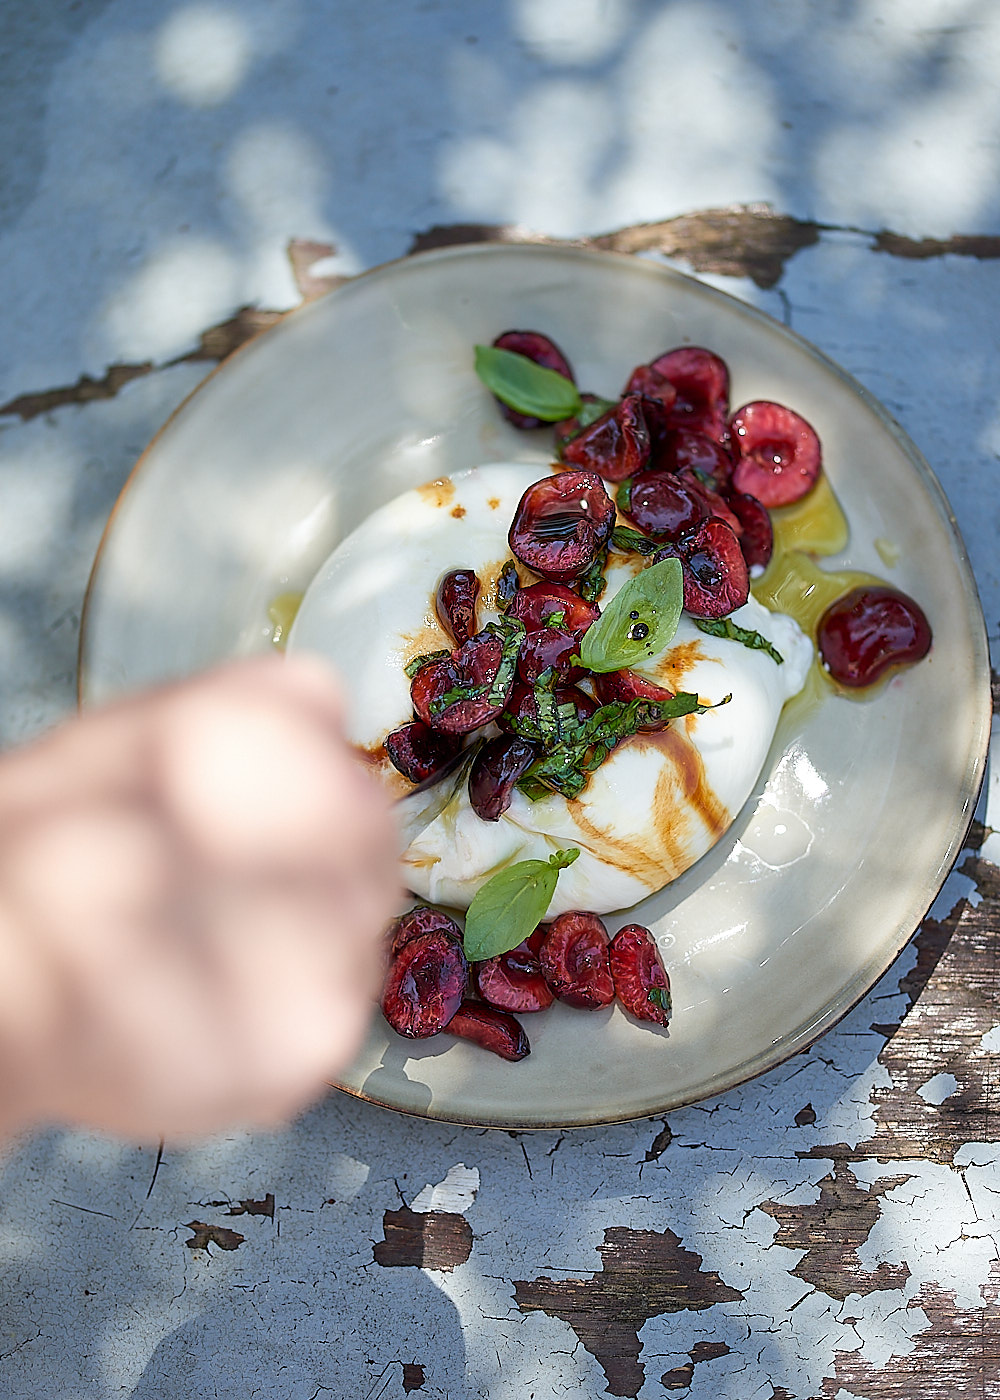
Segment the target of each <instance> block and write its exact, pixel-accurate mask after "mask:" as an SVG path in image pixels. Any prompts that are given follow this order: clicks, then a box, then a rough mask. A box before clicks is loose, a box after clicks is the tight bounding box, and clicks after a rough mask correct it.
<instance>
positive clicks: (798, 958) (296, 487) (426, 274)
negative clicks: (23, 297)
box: [81, 245, 990, 1127]
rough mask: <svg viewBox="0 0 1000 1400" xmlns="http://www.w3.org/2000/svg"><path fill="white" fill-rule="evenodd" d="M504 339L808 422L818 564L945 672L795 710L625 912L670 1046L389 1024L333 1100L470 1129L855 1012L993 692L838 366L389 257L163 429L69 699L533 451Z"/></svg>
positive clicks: (931, 866) (706, 319) (883, 449)
mask: <svg viewBox="0 0 1000 1400" xmlns="http://www.w3.org/2000/svg"><path fill="white" fill-rule="evenodd" d="M511 326H516V327H533V328H537V329H540V330H543V331H545V332H546V333H548V334H549V335H551V336H553V337H554V338H555V340H556V341H558V342H559V343H560V344H561V345H562V346H563V348H564V349H565V351H566V352H567V354H568V355H569V357H570V359H571V360H572V362H573V364H574V367H575V369H576V372H577V376H578V379H579V381H580V383H581V384H582V385H583V386H584V387H585V388H587V389H591V390H593V391H596V392H597V393H600V394H606V395H609V396H614V395H615V394H617V393H618V392H620V389H621V385H622V384H623V383H624V381H625V379H626V377H627V375H628V373H629V371H630V370H631V368H632V367H633V366H634V365H636V364H639V363H641V362H643V361H648V360H650V359H652V358H653V357H654V356H655V355H657V354H659V353H661V352H662V351H664V350H665V349H668V348H670V347H671V346H674V345H678V344H681V343H683V342H690V343H694V344H702V345H707V346H709V347H710V348H711V349H713V350H715V351H716V352H717V353H719V354H720V355H722V356H723V357H724V358H725V359H726V360H727V361H728V363H729V366H730V369H731V372H732V380H733V386H732V395H733V403H734V404H737V403H742V402H745V401H746V400H749V399H755V398H771V399H777V400H779V401H781V402H784V403H787V404H789V405H790V406H791V407H793V408H795V409H797V410H798V411H799V412H800V413H802V414H804V415H805V417H806V418H808V419H809V420H810V421H811V422H812V423H813V425H814V426H815V428H816V429H817V431H818V433H819V435H820V438H821V439H822V441H823V444H824V455H825V462H826V467H827V471H828V473H829V477H830V480H831V483H832V485H833V487H834V490H835V491H836V494H837V496H838V497H839V499H840V501H841V503H842V504H843V506H844V507H845V509H846V511H847V514H848V517H849V519H850V523H851V538H850V542H849V544H848V546H847V548H846V550H845V551H844V553H843V554H842V555H840V556H838V558H837V559H836V561H831V562H835V564H836V566H837V567H838V568H839V567H846V568H858V569H865V570H868V571H870V572H872V573H876V574H880V575H883V576H886V577H887V578H889V580H890V581H891V582H892V583H893V584H894V585H896V586H897V587H899V588H902V589H904V590H905V591H907V592H910V593H912V594H913V595H914V596H915V597H916V598H917V599H918V600H919V601H920V603H921V604H922V606H923V607H924V609H925V610H926V612H927V614H928V616H929V618H930V621H931V625H932V627H933V629H934V638H935V641H934V648H933V651H932V653H931V655H930V657H929V658H928V659H927V660H926V661H924V662H923V663H922V664H921V665H919V666H918V667H916V668H914V669H912V670H910V671H908V672H906V673H903V674H900V675H899V676H897V677H896V678H895V679H894V680H893V681H892V682H891V683H890V684H888V685H887V686H885V687H884V688H882V689H881V690H879V692H878V693H877V695H875V696H874V697H873V698H871V699H869V700H866V701H862V702H859V701H852V700H845V699H841V698H839V697H837V696H834V695H832V694H831V695H830V697H829V698H828V699H826V700H824V701H823V702H822V704H821V705H820V706H819V707H818V708H814V709H813V710H812V711H811V712H809V713H807V714H805V715H804V716H802V715H801V714H800V715H799V716H798V717H797V718H795V717H794V716H793V715H789V714H787V713H786V716H785V717H784V719H783V721H782V725H781V728H780V729H779V733H778V735H777V738H776V740H775V744H774V746H773V747H772V750H771V754H770V757H769V760H768V763H767V765H766V766H765V770H764V772H763V774H762V776H761V780H760V782H759V783H758V786H757V789H756V791H755V793H754V794H753V796H752V797H751V799H750V801H749V802H748V803H747V805H746V807H745V808H744V810H743V812H742V813H741V814H740V816H739V818H738V819H737V821H736V823H735V824H734V826H733V827H732V829H731V830H730V832H729V833H728V834H727V836H726V837H725V838H724V839H723V840H722V842H721V843H720V844H719V845H718V846H717V847H716V848H715V849H714V850H713V851H712V852H710V853H709V854H708V855H707V856H706V857H705V858H704V859H702V860H701V861H699V862H698V864H697V865H695V866H694V867H693V868H692V869H691V870H689V871H688V872H687V873H686V874H685V875H684V876H683V877H682V878H681V879H679V880H678V881H676V882H675V883H674V884H673V885H671V886H670V887H668V888H667V889H666V890H664V891H663V892H662V893H660V894H659V895H656V896H653V897H652V898H650V899H648V900H646V901H645V902H644V903H643V904H641V905H639V906H637V907H636V909H635V910H634V911H630V919H636V920H638V921H640V922H643V923H647V924H650V925H651V926H652V927H653V928H654V929H655V931H656V934H657V937H658V939H659V942H660V944H661V947H662V948H663V950H664V957H665V961H666V963H667V966H668V969H669V972H670V976H671V981H672V984H673V989H674V1014H673V1020H672V1024H671V1028H670V1031H669V1033H665V1032H661V1031H657V1030H649V1029H645V1028H642V1027H640V1026H638V1025H637V1024H635V1023H634V1022H632V1021H630V1020H629V1019H627V1018H626V1017H625V1016H624V1015H623V1014H622V1013H621V1012H619V1011H610V1010H609V1011H606V1012H597V1013H586V1012H581V1011H575V1010H573V1009H571V1008H568V1007H565V1006H556V1007H554V1008H553V1009H552V1010H551V1011H549V1012H545V1013H542V1014H541V1015H539V1016H536V1017H534V1018H531V1017H526V1018H525V1021H526V1024H527V1027H528V1032H529V1035H530V1038H531V1043H532V1053H531V1055H530V1056H529V1057H528V1058H527V1059H526V1060H524V1061H523V1062H521V1063H520V1064H518V1065H509V1064H506V1063H505V1062H503V1061H500V1060H497V1059H495V1058H494V1057H493V1056H491V1055H489V1054H488V1053H486V1052H484V1051H482V1050H478V1049H477V1048H476V1047H474V1046H470V1045H468V1044H464V1043H461V1042H457V1041H454V1040H452V1039H451V1038H450V1037H448V1036H440V1037H437V1038H435V1039H434V1040H431V1041H428V1042H423V1043H420V1042H411V1041H404V1040H402V1039H400V1038H398V1037H396V1036H395V1035H394V1034H393V1033H391V1032H389V1031H388V1030H387V1029H386V1027H385V1026H384V1024H382V1023H381V1021H379V1023H378V1024H376V1025H375V1026H374V1027H373V1029H372V1032H371V1035H370V1038H369V1040H368V1043H367V1045H366V1047H365V1049H364V1051H363V1053H362V1054H361V1055H360V1056H359V1058H358V1060H357V1062H356V1063H355V1064H354V1066H353V1067H352V1068H351V1070H350V1071H349V1073H348V1074H347V1075H345V1077H344V1080H343V1084H342V1086H341V1087H343V1088H345V1089H347V1090H349V1091H350V1092H352V1093H355V1094H358V1095H360V1096H362V1097H365V1098H369V1099H371V1100H373V1101H375V1102H377V1103H380V1104H385V1105H388V1106H391V1107H393V1108H396V1109H401V1110H403V1111H406V1112H410V1113H416V1114H422V1115H426V1116H427V1117H432V1118H442V1119H446V1120H450V1121H456V1122H463V1123H473V1124H482V1125H490V1126H500V1127H518V1126H520V1127H544V1126H556V1125H560V1126H568V1125H573V1124H592V1123H606V1122H613V1121H617V1120H620V1119H625V1118H630V1117H638V1116H643V1115H648V1114H654V1113H660V1112H663V1111H664V1110H668V1109H671V1108H674V1107H677V1106H679V1105H681V1104H686V1103H690V1102H692V1101H694V1100H696V1099H700V1098H703V1097H705V1096H707V1095H710V1094H715V1093H718V1092H720V1091H722V1090H725V1089H727V1088H729V1087H731V1086H732V1085H734V1084H736V1083H739V1082H740V1081H742V1080H745V1079H748V1078H750V1077H752V1076H753V1075H756V1074H759V1073H761V1072H762V1071H764V1070H766V1069H768V1068H769V1067H771V1066H773V1065H775V1064H777V1063H779V1062H780V1061H782V1060H784V1059H785V1058H787V1057H788V1056H789V1055H791V1054H793V1053H794V1052H795V1051H797V1050H800V1049H802V1048H803V1047H804V1046H806V1045H808V1044H809V1043H810V1042H811V1041H812V1040H814V1039H815V1038H816V1037H817V1036H818V1035H819V1034H820V1033H821V1032H822V1031H824V1030H825V1029H826V1028H827V1027H829V1026H830V1025H832V1024H833V1023H834V1022H835V1021H837V1020H838V1018H840V1017H841V1016H843V1015H844V1013H845V1012H846V1011H847V1010H848V1009H849V1008H850V1007H851V1006H852V1005H853V1004H854V1003H855V1002H856V1001H857V1000H859V998H860V997H861V996H863V995H864V993H865V992H866V991H867V990H868V989H869V988H870V987H871V986H872V985H873V983H874V982H875V981H876V980H877V979H878V977H879V976H880V975H881V973H882V972H883V971H884V970H885V969H886V968H887V967H888V966H889V964H890V963H891V962H892V960H893V958H894V957H895V956H896V954H897V953H898V952H899V951H900V949H901V948H902V947H903V945H904V944H905V942H906V941H907V939H908V938H909V937H910V935H911V934H912V932H913V930H914V929H915V927H916V925H917V923H918V922H919V920H920V918H921V917H922V916H923V914H924V913H925V911H926V910H927V908H928V906H929V905H930V903H931V901H932V899H933V898H934V895H935V894H936V892H937V891H938V889H939V887H940V885H941V883H942V882H943V880H944V878H945V875H946V874H947V872H948V870H949V868H950V866H951V863H952V861H953V860H954V859H955V857H956V855H957V853H958V851H959V848H960V845H961V842H962V839H963V837H964V835H965V832H966V829H967V826H968V822H969V820H970V817H971V814H972V810H973V807H974V803H975V799H976V794H977V791H978V786H979V782H980V778H981V774H982V768H983V763H984V757H985V748H986V741H987V735H988V729H989V711H990V706H989V687H988V666H987V655H986V644H985V633H984V627H983V620H982V615H981V612H980V609H979V603H978V600H977V597H976V590H975V586H974V583H973V580H972V576H971V573H970V570H969V565H968V561H967V559H966V555H965V552H964V549H963V546H962V543H961V540H960V539H959V536H958V533H957V530H956V527H955V523H954V520H953V518H952V516H951V514H950V512H949V509H948V506H947V504H946V502H945V499H944V497H943V495H942V493H941V491H940V488H939V487H938V485H937V482H936V481H935V479H934V477H933V475H932V474H931V472H930V470H929V468H928V467H927V465H926V463H925V462H924V461H923V459H922V458H921V456H920V454H919V453H918V452H917V451H916V449H915V448H914V446H913V445H912V443H910V442H909V441H908V439H907V438H906V437H905V436H904V434H903V433H902V432H901V430H900V429H899V428H898V427H897V426H896V424H895V423H893V421H892V420H891V419H890V418H889V416H888V415H887V414H886V413H885V411H884V410H883V409H882V408H881V407H880V406H879V405H878V404H877V403H876V402H875V401H874V400H873V399H872V398H871V396H870V395H869V394H868V393H866V392H865V390H863V389H862V388H861V387H860V386H859V385H858V384H856V383H855V382H854V381H853V380H852V379H850V378H849V377H848V376H847V375H846V374H844V373H843V371H841V370H840V369H838V368H837V366H836V365H834V364H833V363H832V362H831V361H830V360H828V359H826V358H825V357H824V356H823V355H821V354H820V353H819V352H818V351H816V350H815V349H813V348H812V347H811V346H810V345H808V344H807V343H806V342H804V341H802V340H801V339H799V338H798V337H797V336H795V335H794V334H792V333H790V332H789V331H787V330H785V329H784V328H783V327H781V326H780V325H778V324H777V323H776V322H774V321H772V320H771V319H770V318H768V317H767V316H764V315H763V314H761V313H760V312H758V311H756V310H754V309H753V308H751V307H749V306H747V305H744V304H743V303H742V302H739V301H736V300H733V299H732V298H730V297H727V296H725V295H724V294H722V293H720V292H717V291H714V290H713V289H711V288H709V287H707V286H705V285H703V284H701V283H699V282H696V281H694V280H692V279H689V278H686V277H684V276H681V275H680V274H678V273H676V272H673V271H671V270H668V269H666V268H663V267H661V266H659V265H658V264H654V263H652V262H649V261H642V260H637V259H631V258H628V257H621V256H615V255H611V254H600V253H592V252H588V251H585V250H581V249H564V248H549V247H512V246H491V245H480V246H475V247H470V248H456V249H446V250H443V251H440V252H434V253H429V254H424V255H422V256H418V257H413V258H409V259H406V260H404V261H402V262H399V263H394V264H391V265H389V266H386V267H382V268H379V269H376V270H375V271H374V272H371V273H368V274H367V275H365V276H362V277H359V278H357V279H356V280H354V281H352V282H349V283H347V284H345V285H344V286H343V287H341V288H339V289H338V290H337V291H335V292H333V293H332V294H331V295H329V296H328V297H326V298H324V299H323V300H321V301H318V302H315V303H313V304H311V305H310V306H307V307H305V308H303V309H302V310H300V311H296V312H295V313H293V314H291V315H290V316H288V317H286V318H285V319H284V320H283V321H281V322H280V323H279V324H278V325H277V326H276V327H274V329H272V330H270V331H268V332H267V334H265V335H263V336H261V337H259V339H257V340H255V341H253V342H252V343H251V344H249V345H248V346H247V347H246V348H245V349H243V350H242V351H241V352H240V353H239V354H238V355H237V356H235V357H234V358H233V359H232V360H230V361H228V362H227V363H226V364H225V365H224V366H222V367H221V368H220V370H219V371H217V372H216V373H215V374H214V375H212V376H211V377H210V378H209V380H208V381H207V382H206V383H205V384H204V386H203V387H202V388H200V389H199V390H198V391H197V392H196V393H195V394H194V395H193V396H192V397H191V398H190V399H189V400H188V401H187V402H186V403H185V404H184V405H183V406H182V407H181V408H180V410H179V411H178V412H177V413H176V414H175V415H174V417H173V418H172V419H171V420H170V421H169V423H168V424H167V425H166V427H165V428H164V429H163V430H162V432H161V433H160V434H159V436H158V437H157V438H156V439H155V440H154V442H153V443H152V445H151V446H150V448H149V449H148V451H147V452H146V454H145V455H144V457H143V458H142V459H141V461H140V463H139V465H138V467H137V468H136V471H135V472H134V473H133V476H132V478H131V480H130V482H129V484H128V486H127V488H126V490H125V491H124V493H123V495H122V498H121V500H120V501H119V503H118V505H117V508H116V510H115V512H114V515H113V517H112V519H111V522H110V524H109V527H108V530H107V533H106V536H105V539H104V541H103V544H102V548H101V551H100V553H99V555H98V559H97V563H96V565H95V568H94V574H93V577H92V580H91V587H90V590H89V596H88V601H87V606H86V609H85V616H84V626H83V638H82V646H81V697H82V699H83V701H84V702H85V703H87V704H92V703H96V702H99V701H103V700H106V699H109V698H111V697H113V696H114V695H117V694H119V693H121V692H123V691H125V690H128V689H132V688H134V687H137V686H140V685H143V684H146V683H147V682H151V681H156V680H160V679H162V678H165V677H168V676H178V675H183V674H186V673H189V672H192V671H194V670H196V669H198V668H199V667H202V666H205V665H207V664H208V663H211V662H213V661H217V660H219V659H220V658H223V657H228V656H231V655H234V654H237V653H243V652H248V651H253V650H255V649H261V648H264V647H266V646H268V645H269V633H270V624H269V622H268V617H267V610H268V605H269V603H270V602H271V601H272V599H273V598H274V597H275V596H276V595H278V594H280V593H283V592H288V591H295V590H300V589H303V588H304V587H305V586H306V584H308V582H309V580H310V579H311V578H312V576H313V574H314V573H315V571H316V569H317V568H318V566H319V565H320V563H321V562H322V560H323V559H324V558H325V557H326V555H327V554H328V553H329V551H330V550H331V548H332V547H333V546H334V545H335V544H336V543H337V542H338V541H339V540H340V539H341V538H343V536H344V535H345V534H346V533H347V532H348V531H350V530H351V529H352V528H353V527H354V526H355V525H357V524H358V523H359V522H360V521H361V520H363V519H364V518H365V516H366V515H368V513H369V512H370V511H371V510H372V509H373V508H374V507H376V506H378V505H380V504H382V503H383V502H384V501H386V500H388V499H390V498H391V497H393V496H395V495H397V494H398V493H399V492H400V491H402V490H404V489H407V488H409V487H411V486H414V485H417V484H419V483H421V482H424V481H428V480H430V479H432V478H434V477H437V476H441V475H444V474H447V473H450V472H453V471H455V470H458V469H460V468H463V467H468V466H471V465H473V464H475V463H477V462H486V461H495V460H508V461H510V460H527V461H538V462H539V463H544V462H545V461H546V460H547V456H548V446H547V443H548V441H549V439H548V437H547V436H545V435H534V434H527V435H526V434H521V433H517V432H516V431H515V430H514V429H512V428H510V427H508V426H507V425H506V424H505V423H504V422H503V421H502V420H501V418H500V416H499V414H497V413H496V411H495V409H494V407H493V404H492V402H491V401H490V399H489V398H488V397H487V396H486V394H485V393H484V392H483V391H482V389H481V387H480V385H479V384H478V382H477V381H476V379H475V377H474V375H473V372H472V368H471V363H472V346H473V344H474V343H476V342H477V341H487V342H488V341H490V340H492V339H493V337H494V336H495V335H497V334H498V333H499V332H500V331H501V330H504V329H507V328H509V327H511ZM885 542H889V545H890V546H892V547H894V548H895V549H897V550H898V563H896V564H895V566H894V567H892V568H891V569H889V568H887V566H886V564H885V562H884V560H883V557H882V555H884V554H886V543H885ZM877 544H878V547H877ZM880 549H881V551H882V553H881V554H880ZM452 562H453V561H442V567H446V566H448V565H449V564H450V563H452ZM793 721H794V722H793ZM623 922H626V920H625V919H624V918H618V919H614V918H612V919H610V920H609V923H610V925H611V926H612V928H614V927H617V926H618V925H619V924H620V923H623Z"/></svg>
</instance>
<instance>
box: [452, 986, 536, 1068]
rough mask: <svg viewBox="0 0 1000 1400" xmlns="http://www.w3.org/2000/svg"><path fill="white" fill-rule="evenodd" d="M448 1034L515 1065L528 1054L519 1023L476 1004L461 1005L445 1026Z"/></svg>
mask: <svg viewBox="0 0 1000 1400" xmlns="http://www.w3.org/2000/svg"><path fill="white" fill-rule="evenodd" d="M448 1034H449V1035H457V1036H459V1037H461V1039H462V1040H471V1041H472V1042H473V1043H474V1044H475V1045H479V1046H481V1047H482V1049H484V1050H491V1051H492V1052H493V1054H494V1055H499V1056H500V1058H501V1059H502V1060H510V1061H512V1062H515V1063H516V1062H517V1061H518V1060H523V1059H524V1057H525V1055H530V1053H531V1046H530V1045H529V1044H528V1037H527V1035H526V1034H525V1031H524V1027H523V1026H522V1025H521V1023H520V1022H519V1021H517V1020H515V1018H514V1017H513V1016H511V1014H510V1013H509V1012H508V1011H498V1010H497V1009H496V1008H495V1007H493V1006H483V1005H482V1003H481V1002H478V1001H463V1002H462V1005H461V1006H460V1007H459V1009H458V1010H457V1011H456V1012H455V1014H454V1016H453V1017H452V1018H451V1020H450V1021H449V1022H448Z"/></svg>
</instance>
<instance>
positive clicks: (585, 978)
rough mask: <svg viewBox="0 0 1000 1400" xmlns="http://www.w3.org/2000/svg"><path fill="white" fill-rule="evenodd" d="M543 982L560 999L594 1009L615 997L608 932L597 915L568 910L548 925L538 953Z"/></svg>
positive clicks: (572, 1004)
mask: <svg viewBox="0 0 1000 1400" xmlns="http://www.w3.org/2000/svg"><path fill="white" fill-rule="evenodd" d="M538 961H539V964H540V965H541V969H542V974H543V976H544V977H545V980H546V982H548V984H549V986H550V987H551V988H552V990H553V992H555V994H556V996H557V997H558V998H559V1000H560V1001H565V1002H569V1004H570V1006H582V1007H586V1008H588V1009H593V1008H596V1007H598V1006H609V1005H610V1004H611V1002H612V1001H614V999H615V988H614V983H613V982H612V980H611V967H610V964H609V962H608V931H607V929H606V928H605V927H604V924H603V923H602V922H601V920H600V919H599V918H598V917H597V915H596V914H589V913H585V912H583V911H582V910H571V911H570V912H568V913H566V914H560V915H559V916H558V918H556V919H553V921H552V923H551V924H549V927H548V931H547V932H546V934H545V937H544V939H543V940H542V945H541V948H540V949H539V952H538Z"/></svg>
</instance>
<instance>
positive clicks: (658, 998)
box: [646, 987, 670, 1011]
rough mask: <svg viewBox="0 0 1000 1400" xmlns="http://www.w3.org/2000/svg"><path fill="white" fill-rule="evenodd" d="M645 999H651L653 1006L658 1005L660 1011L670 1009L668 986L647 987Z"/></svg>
mask: <svg viewBox="0 0 1000 1400" xmlns="http://www.w3.org/2000/svg"><path fill="white" fill-rule="evenodd" d="M646 1000H647V1001H651V1002H652V1003H653V1005H654V1006H658V1007H659V1008H660V1010H661V1011H669V1010H670V988H669V987H651V988H650V989H649V992H648V994H647V997H646Z"/></svg>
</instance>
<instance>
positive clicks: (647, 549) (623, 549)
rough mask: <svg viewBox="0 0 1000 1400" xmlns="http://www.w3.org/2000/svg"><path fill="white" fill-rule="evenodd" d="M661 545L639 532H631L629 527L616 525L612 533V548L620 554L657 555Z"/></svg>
mask: <svg viewBox="0 0 1000 1400" xmlns="http://www.w3.org/2000/svg"><path fill="white" fill-rule="evenodd" d="M659 547H660V546H659V545H658V544H656V542H655V541H654V540H651V539H649V537H648V536H646V535H640V533H639V531H638V530H630V529H629V527H628V526H627V525H616V526H615V528H614V529H613V530H612V532H611V548H612V549H616V550H617V551H618V553H619V554H655V553H656V551H657V550H658V549H659Z"/></svg>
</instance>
